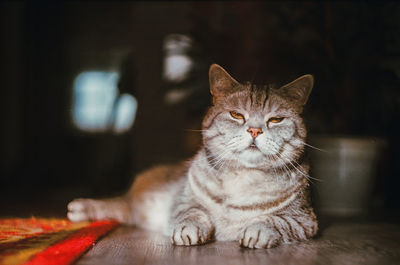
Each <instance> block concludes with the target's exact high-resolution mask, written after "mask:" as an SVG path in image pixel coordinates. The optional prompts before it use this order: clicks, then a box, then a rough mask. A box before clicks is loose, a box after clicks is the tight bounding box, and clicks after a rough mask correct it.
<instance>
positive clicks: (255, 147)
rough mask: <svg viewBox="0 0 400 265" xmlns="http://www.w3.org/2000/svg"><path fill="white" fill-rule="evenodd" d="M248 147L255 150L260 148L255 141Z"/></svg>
mask: <svg viewBox="0 0 400 265" xmlns="http://www.w3.org/2000/svg"><path fill="white" fill-rule="evenodd" d="M248 149H250V150H254V151H256V150H260V149H258V146H257V145H256V144H255V143H252V144H251V145H249V147H248Z"/></svg>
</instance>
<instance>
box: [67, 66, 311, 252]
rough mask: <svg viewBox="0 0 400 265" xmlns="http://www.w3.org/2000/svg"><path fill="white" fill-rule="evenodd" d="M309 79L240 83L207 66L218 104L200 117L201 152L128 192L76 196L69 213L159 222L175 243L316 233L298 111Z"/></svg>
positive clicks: (265, 243) (258, 240) (285, 238)
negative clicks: (252, 130) (269, 83)
mask: <svg viewBox="0 0 400 265" xmlns="http://www.w3.org/2000/svg"><path fill="white" fill-rule="evenodd" d="M312 84H313V80H312V77H311V76H309V75H307V76H303V77H300V78H299V79H296V80H295V81H293V82H292V83H290V84H288V85H286V86H284V87H282V88H280V89H273V88H269V87H267V86H262V87H258V86H255V85H253V84H249V83H247V84H244V85H242V84H240V83H238V82H237V81H236V80H234V79H233V78H232V77H231V76H230V75H229V74H228V73H227V72H226V71H225V70H224V69H222V68H221V67H220V66H218V65H213V66H211V68H210V90H211V93H212V95H213V103H214V104H213V106H211V107H210V109H209V110H208V112H207V114H206V115H205V117H204V120H203V147H202V148H201V149H200V150H199V152H198V153H197V155H196V156H195V157H193V158H192V160H191V161H190V162H188V163H183V164H180V165H174V166H158V167H155V168H153V169H150V170H148V171H146V172H144V173H142V174H140V175H139V176H138V177H137V178H136V181H135V182H134V184H133V185H132V188H131V189H130V191H129V192H128V193H127V194H125V195H124V196H122V197H119V198H113V199H108V200H92V199H77V200H74V201H72V202H71V203H70V204H69V205H68V209H69V213H68V217H69V218H70V219H71V220H73V221H80V220H93V219H96V220H97V219H117V220H119V221H121V222H124V223H127V224H134V225H137V226H140V227H143V228H146V229H151V230H157V231H162V232H163V233H164V234H165V235H167V236H170V238H171V242H172V243H173V244H175V245H198V244H203V243H206V242H209V241H211V240H214V239H216V240H225V241H226V240H236V241H238V242H239V244H240V246H242V247H247V248H270V247H274V246H276V245H278V244H280V243H288V242H291V241H294V240H306V239H308V238H310V237H312V236H314V235H315V234H316V232H317V229H318V225H317V221H316V216H315V214H314V212H313V209H312V208H311V206H310V204H309V199H308V165H307V163H305V162H304V161H303V160H302V153H303V150H304V146H305V138H306V129H305V126H304V123H303V120H302V118H301V116H300V114H301V112H302V108H303V105H304V104H305V102H306V101H307V98H308V95H309V93H310V91H311V88H312ZM232 111H234V112H235V113H239V114H240V115H231V112H232ZM282 118H283V119H282ZM249 128H257V131H258V133H259V134H253V136H252V134H251V133H249V132H248V130H249Z"/></svg>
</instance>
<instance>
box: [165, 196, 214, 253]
mask: <svg viewBox="0 0 400 265" xmlns="http://www.w3.org/2000/svg"><path fill="white" fill-rule="evenodd" d="M171 224H172V227H173V231H172V235H171V241H172V244H174V245H179V246H180V245H185V246H192V245H199V244H204V243H206V242H208V241H210V240H211V238H212V235H213V232H214V226H213V224H212V222H211V219H210V217H209V216H208V214H207V213H206V211H205V210H204V209H203V208H202V207H201V206H199V205H190V204H182V205H180V206H179V207H177V208H176V209H175V210H174V211H173V213H172V218H171Z"/></svg>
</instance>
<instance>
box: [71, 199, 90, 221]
mask: <svg viewBox="0 0 400 265" xmlns="http://www.w3.org/2000/svg"><path fill="white" fill-rule="evenodd" d="M67 208H68V213H67V217H68V219H69V220H71V221H72V222H80V221H88V220H90V219H92V216H91V215H92V213H93V212H94V210H93V209H92V208H93V200H91V199H75V200H73V201H71V202H70V203H68V206H67Z"/></svg>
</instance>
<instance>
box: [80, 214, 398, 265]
mask: <svg viewBox="0 0 400 265" xmlns="http://www.w3.org/2000/svg"><path fill="white" fill-rule="evenodd" d="M77 264H78V265H89V264H90V265H99V264H113V265H116V264H130V265H133V264H154V265H156V264H163V265H169V264H171V265H180V264H185V265H189V264H207V265H208V264H229V265H243V264H254V265H257V264H296V265H302V264H321V265H326V264H351V265H356V264H379V265H382V264H400V224H398V223H387V222H355V221H340V222H332V223H330V224H329V225H326V226H325V227H323V228H322V232H321V234H320V235H319V236H318V237H317V238H315V239H313V240H310V241H308V242H299V243H293V244H290V245H282V246H279V247H277V248H273V249H262V250H250V249H242V248H240V247H239V246H238V243H237V242H214V243H210V244H206V245H203V246H195V247H177V246H172V245H171V244H170V241H169V238H167V237H164V236H162V235H160V234H157V233H153V232H149V231H144V230H141V229H138V228H135V227H126V226H121V227H119V228H117V229H116V230H115V231H113V232H112V233H110V234H109V235H108V236H106V237H104V238H103V239H101V240H100V241H99V242H98V243H97V244H96V245H94V247H93V248H92V249H91V250H89V252H87V253H86V254H85V255H84V256H83V257H82V258H81V259H80V260H79V261H78V262H77Z"/></svg>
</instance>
